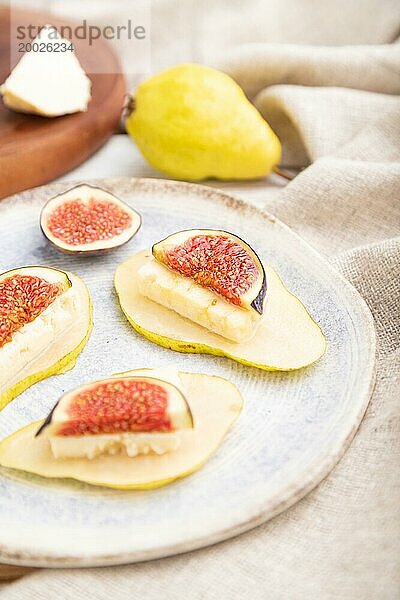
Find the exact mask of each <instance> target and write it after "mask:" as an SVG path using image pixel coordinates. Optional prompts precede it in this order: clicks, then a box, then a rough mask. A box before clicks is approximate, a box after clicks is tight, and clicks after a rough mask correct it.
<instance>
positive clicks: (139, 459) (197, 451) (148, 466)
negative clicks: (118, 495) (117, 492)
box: [0, 371, 243, 489]
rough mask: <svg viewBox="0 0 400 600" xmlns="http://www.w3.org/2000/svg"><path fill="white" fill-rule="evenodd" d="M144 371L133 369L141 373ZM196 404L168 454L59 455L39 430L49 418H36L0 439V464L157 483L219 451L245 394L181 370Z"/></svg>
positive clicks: (99, 480) (99, 479)
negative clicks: (190, 422)
mask: <svg viewBox="0 0 400 600" xmlns="http://www.w3.org/2000/svg"><path fill="white" fill-rule="evenodd" d="M139 372H140V371H131V372H128V373H125V374H124V375H127V376H128V375H129V374H130V373H131V374H132V375H133V374H137V373H139ZM179 376H180V380H181V382H182V386H183V388H184V389H185V394H186V397H187V399H188V402H189V404H190V409H191V412H192V414H193V421H194V423H195V428H194V429H186V430H183V431H182V433H181V435H182V440H181V444H180V446H179V448H178V449H177V450H175V451H174V452H169V453H166V454H162V455H155V454H147V455H138V456H136V457H134V458H130V457H129V456H126V455H124V454H118V455H108V454H103V455H101V456H97V457H96V458H93V459H91V460H88V459H86V458H73V459H71V458H68V459H56V458H54V456H53V454H52V452H51V449H50V443H49V440H48V439H47V438H46V437H43V436H40V435H39V436H38V437H35V436H36V433H37V431H38V428H39V427H40V426H41V425H42V424H43V421H38V422H35V423H31V424H30V425H27V426H25V427H23V428H22V429H20V430H18V431H16V432H15V433H13V434H11V435H10V436H9V437H7V438H6V439H4V440H3V441H2V442H1V443H0V465H1V466H3V467H7V468H11V469H19V470H22V471H27V472H30V473H35V474H36V475H41V476H42V477H50V478H72V479H77V480H79V481H84V482H86V483H90V484H93V485H99V486H105V487H111V488H117V489H148V488H155V487H159V486H162V485H165V484H167V483H170V482H171V481H174V480H175V479H178V478H181V477H184V476H186V475H189V474H190V473H193V472H194V471H196V470H197V469H199V468H200V467H201V466H203V464H204V463H205V462H206V461H207V460H208V459H209V458H210V456H211V455H212V454H213V452H215V450H216V449H217V448H218V446H219V445H220V444H221V442H222V440H223V438H224V436H225V435H226V433H227V432H228V430H229V429H230V427H231V426H232V424H233V423H234V421H235V420H236V419H237V417H238V416H239V414H240V411H241V409H242V405H243V400H242V397H241V395H240V392H239V390H238V389H237V388H236V386H235V385H234V384H233V383H231V382H230V381H227V380H226V379H223V378H222V377H216V376H211V375H204V374H202V373H179Z"/></svg>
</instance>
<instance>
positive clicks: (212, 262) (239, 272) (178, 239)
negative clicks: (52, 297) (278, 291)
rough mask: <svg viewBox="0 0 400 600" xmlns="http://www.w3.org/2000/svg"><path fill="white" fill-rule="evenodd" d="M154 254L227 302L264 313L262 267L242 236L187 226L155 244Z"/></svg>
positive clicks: (264, 289)
mask: <svg viewBox="0 0 400 600" xmlns="http://www.w3.org/2000/svg"><path fill="white" fill-rule="evenodd" d="M152 253H153V256H154V257H155V258H156V260H158V261H159V262H161V263H162V264H164V265H165V266H167V267H168V268H170V269H172V270H173V271H177V272H178V273H180V274H181V275H183V276H185V277H190V278H191V279H193V281H194V282H195V283H197V284H199V285H201V286H202V287H206V288H210V289H212V290H213V291H214V292H216V293H217V294H219V295H220V296H222V297H223V298H224V299H225V300H226V301H227V302H230V303H232V304H234V305H235V306H241V307H243V308H253V309H254V310H256V311H257V312H258V313H259V314H262V312H263V303H264V298H265V293H266V289H267V282H266V278H265V271H264V267H263V265H262V263H261V261H260V259H259V258H258V256H257V254H256V253H255V252H254V250H253V249H252V248H251V247H250V246H249V245H248V244H246V242H244V241H243V240H242V239H241V238H239V237H238V236H236V235H234V234H233V233H229V232H228V231H219V230H216V229H188V230H187V231H179V232H178V233H174V234H172V235H170V236H168V237H167V238H165V239H164V240H162V241H161V242H158V243H157V244H154V246H153V248H152Z"/></svg>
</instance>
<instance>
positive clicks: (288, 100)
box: [0, 2, 400, 600]
mask: <svg viewBox="0 0 400 600" xmlns="http://www.w3.org/2000/svg"><path fill="white" fill-rule="evenodd" d="M160 4H161V5H163V6H164V7H165V5H166V4H167V3H165V2H163V3H160ZM216 4H218V5H220V6H222V5H226V2H225V3H224V2H219V3H216ZM238 4H239V3H238ZM250 4H251V5H253V4H259V3H250ZM311 4H314V5H315V3H312V2H305V3H304V5H305V7H306V9H307V10H308V11H310V5H311ZM342 4H343V6H344V4H345V3H342V2H338V3H335V5H336V6H337V7H339V5H342ZM348 4H353V8H354V10H355V7H354V3H348ZM359 6H360V10H361V11H362V10H365V8H366V7H368V6H369V7H370V9H369V11H368V14H367V15H365V17H366V18H367V17H368V23H367V24H366V29H365V31H364V33H365V32H367V33H368V36H369V38H368V39H366V40H365V39H362V40H361V41H362V42H365V41H366V42H367V43H368V42H371V41H374V35H373V20H374V19H375V18H376V35H375V40H376V41H377V42H378V43H382V42H385V41H386V42H391V41H392V40H393V39H394V38H395V34H396V31H398V26H399V24H398V23H397V26H396V24H395V23H394V20H395V3H391V2H387V3H385V2H380V3H377V2H370V3H368V2H360V3H359ZM371 7H372V8H371ZM374 7H375V8H376V9H377V10H378V8H379V10H380V11H381V13H379V15H380V16H379V18H378V13H376V14H374V12H373V11H374ZM225 8H226V10H228V7H227V6H225ZM232 10H233V8H232ZM237 10H239V9H237ZM260 10H261V8H260ZM307 10H306V13H307ZM326 10H327V14H328V13H329V10H331V9H328V8H327V9H326ZM319 11H320V12H321V8H319ZM221 14H222V13H221ZM307 15H308V17H307V19H308V20H307V19H306V22H307V23H309V22H310V18H311V17H310V14H309V12H308V13H307ZM328 16H329V15H328ZM371 20H372V21H371ZM356 21H357V19H356V16H355V13H354V15H353V23H352V24H353V26H354V23H355V22H356ZM360 23H362V18H361V16H360V18H359V20H358V24H359V25H360ZM317 25H318V24H317V23H314V28H311V30H310V35H309V38H310V39H311V40H312V41H313V42H314V41H315V40H314V39H313V36H314V38H315V36H316V35H317V34H316V33H315V27H317ZM299 26H300V27H301V24H299ZM323 26H325V28H326V24H325V25H323ZM336 26H337V24H336ZM291 27H292V29H293V28H294V24H293V23H292V24H291ZM346 27H347V29H346V31H347V36H346V39H343V43H351V41H352V40H351V39H349V38H351V36H350V33H349V24H348V23H347V24H346ZM293 30H294V29H293ZM303 33H304V37H306V36H307V32H303ZM367 33H365V36H367ZM360 36H361V33H360V31H359V30H358V29H357V30H356V29H354V40H355V41H359V38H360ZM368 36H367V37H368ZM361 37H362V36H361ZM336 40H339V42H341V41H342V40H341V37H340V32H339V33H338V35H337V38H336ZM290 41H291V40H290ZM302 41H303V40H302ZM317 43H320V40H317ZM331 43H333V42H332V41H331ZM399 50H400V46H398V45H396V44H385V45H382V46H375V47H373V46H364V47H360V46H359V47H346V48H340V47H338V48H333V47H331V48H323V47H318V48H312V47H303V46H302V47H300V46H294V45H289V46H285V45H275V44H272V45H268V44H260V43H257V44H256V45H250V44H246V45H244V46H240V45H239V46H238V47H235V48H232V50H231V51H229V52H227V54H226V55H225V57H224V59H223V61H221V63H220V64H221V65H222V66H223V67H224V68H225V69H226V70H227V71H228V72H229V73H230V74H232V75H233V76H234V77H235V78H236V80H237V81H238V82H239V83H240V84H241V85H243V87H244V88H245V89H246V91H247V93H248V94H249V95H250V96H251V97H252V98H253V99H254V101H255V103H256V105H257V106H258V108H259V109H260V111H261V112H262V114H263V115H264V116H265V117H266V118H267V119H268V120H270V122H271V123H272V124H273V126H274V127H275V129H276V131H277V132H278V134H279V135H280V136H281V138H282V141H283V144H284V149H285V153H284V157H285V163H286V164H289V165H296V166H301V167H307V168H305V169H304V170H303V171H302V172H301V173H300V174H299V175H298V176H297V177H296V178H295V180H294V181H293V182H291V183H290V184H289V185H287V186H286V187H285V188H284V189H282V191H280V192H279V193H274V194H271V193H270V192H269V187H268V182H267V181H266V182H265V186H263V185H260V184H259V183H258V184H257V185H256V186H254V188H249V192H251V194H249V195H251V199H252V201H254V200H255V201H256V202H257V203H258V204H263V205H264V206H265V207H266V208H267V209H268V210H269V211H271V212H273V213H274V214H275V215H276V216H277V217H279V218H280V219H281V220H283V221H284V222H285V223H287V224H288V225H290V226H291V227H292V228H293V229H294V230H295V231H297V232H298V233H299V234H300V235H302V236H303V237H304V238H305V239H306V240H307V241H309V242H310V243H311V244H312V245H313V246H314V247H316V248H317V249H318V250H319V251H320V252H321V253H323V254H324V255H326V256H327V257H328V259H329V260H330V261H331V262H332V263H333V264H334V265H335V266H336V267H337V269H339V270H340V271H341V272H342V273H343V274H344V275H345V276H346V277H347V278H348V279H349V281H351V282H352V283H353V284H354V285H355V287H356V288H357V289H358V290H359V292H360V294H361V295H362V296H363V298H364V299H365V300H366V302H367V304H368V305H369V307H370V309H371V311H372V313H373V315H374V318H375V324H376V328H377V333H378V341H379V358H378V361H379V362H378V373H377V382H376V386H375V390H374V392H373V396H372V399H371V403H370V406H369V408H368V410H367V414H366V416H365V418H364V421H363V423H362V425H361V427H360V430H359V432H358V433H357V435H356V437H355V439H354V441H353V443H352V445H351V447H350V448H349V450H348V451H347V453H346V454H345V456H344V457H343V459H342V460H341V461H340V463H339V464H338V465H337V466H336V468H335V469H334V470H333V471H332V473H331V474H330V475H329V477H327V478H326V479H325V480H324V481H323V482H322V483H321V484H320V485H319V486H318V488H316V489H315V490H314V491H313V492H312V493H311V494H309V495H308V496H307V497H306V498H304V499H303V500H302V501H300V502H299V503H298V504H297V505H295V506H294V507H292V508H291V509H289V510H287V511H286V512H285V513H283V514H281V515H280V516H278V517H276V518H275V519H273V520H272V521H270V522H268V523H266V524H264V525H263V526H261V527H259V528H257V529H255V530H253V531H251V532H249V533H247V534H244V535H242V536H240V537H238V538H236V539H233V540H230V541H227V542H224V543H221V544H218V545H216V546H214V547H210V548H207V549H204V550H200V551H197V552H191V553H189V554H185V555H182V556H177V557H172V558H167V559H163V560H158V561H152V562H149V563H143V564H137V565H132V566H126V567H115V568H105V569H92V570H78V569H76V570H67V571H60V570H54V571H50V570H41V571H36V572H33V573H30V574H27V575H25V577H23V578H22V579H20V580H18V581H15V582H14V583H9V584H6V585H3V587H2V588H0V589H1V591H2V598H3V597H4V598H5V599H7V600H25V599H26V600H28V599H29V600H33V599H34V600H39V599H48V598H60V599H66V600H67V599H71V600H72V599H74V600H75V599H76V598H79V597H82V598H96V599H98V600H103V599H104V600H109V598H114V599H115V600H119V599H121V600H122V599H125V598H132V599H136V598H142V597H146V598H147V599H148V600H153V599H157V600H158V599H163V600H169V599H171V600H172V599H173V600H176V599H177V598H190V600H201V599H202V600H203V599H204V600H205V599H207V600H221V599H222V600H225V599H227V600H230V599H233V598H240V599H242V598H243V599H246V600H247V599H249V600H250V599H251V600H258V599H260V600H261V599H271V600H303V599H307V600H333V599H335V600H375V599H376V598H379V599H380V600H395V599H396V598H399V597H400V508H399V507H400V469H399V464H400V409H399V390H400V350H399V342H400V99H399V97H398V96H397V95H398V94H399V91H400V58H399ZM182 58H186V57H182ZM188 58H191V57H188ZM310 163H311V165H310V166H307V165H309V164H310ZM104 175H106V174H104ZM229 189H231V190H232V191H235V190H239V191H240V194H241V195H242V196H243V195H246V193H245V191H244V190H245V189H246V188H245V187H243V186H234V185H229Z"/></svg>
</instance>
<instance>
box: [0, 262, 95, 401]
mask: <svg viewBox="0 0 400 600" xmlns="http://www.w3.org/2000/svg"><path fill="white" fill-rule="evenodd" d="M91 328H92V310H91V302H90V296H89V292H88V289H87V287H86V285H85V284H84V282H83V281H82V280H81V279H80V278H79V277H77V276H76V275H74V274H72V273H67V272H65V271H60V270H59V269H53V268H50V267H22V268H20V269H14V270H13V271H6V272H5V273H2V274H1V275H0V409H2V408H4V406H5V405H6V404H7V403H8V402H10V400H12V399H13V398H15V396H17V395H18V394H20V393H21V392H23V391H24V390H25V389H26V388H28V387H29V386H31V385H32V384H34V383H36V382H37V381H40V380H41V379H44V378H45V377H48V376H49V375H55V374H56V373H61V372H63V371H66V370H67V369H70V368H72V367H73V366H74V364H75V361H76V358H77V356H78V354H79V353H80V352H81V350H82V349H83V347H84V346H85V344H86V342H87V340H88V338H89V335H90V331H91Z"/></svg>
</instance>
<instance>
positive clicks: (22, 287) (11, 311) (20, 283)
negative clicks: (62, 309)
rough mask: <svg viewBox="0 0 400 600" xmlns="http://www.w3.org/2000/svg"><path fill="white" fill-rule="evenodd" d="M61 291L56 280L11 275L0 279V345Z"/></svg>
mask: <svg viewBox="0 0 400 600" xmlns="http://www.w3.org/2000/svg"><path fill="white" fill-rule="evenodd" d="M61 292H62V286H61V285H60V284H59V283H49V282H48V281H46V280H45V279H41V278H40V277H36V276H33V275H19V274H15V275H13V276H11V277H7V278H6V279H4V280H3V281H0V348H1V347H2V346H4V344H6V343H7V342H10V341H11V340H12V336H13V334H14V333H15V332H16V331H18V330H19V329H21V327H23V326H24V325H26V324H27V323H30V322H31V321H34V320H35V319H36V318H37V317H38V316H39V315H40V314H41V313H42V312H43V311H44V310H46V308H47V307H48V306H50V304H51V303H52V302H53V301H54V300H55V298H56V297H57V296H58V295H59V294H60V293H61Z"/></svg>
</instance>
